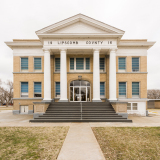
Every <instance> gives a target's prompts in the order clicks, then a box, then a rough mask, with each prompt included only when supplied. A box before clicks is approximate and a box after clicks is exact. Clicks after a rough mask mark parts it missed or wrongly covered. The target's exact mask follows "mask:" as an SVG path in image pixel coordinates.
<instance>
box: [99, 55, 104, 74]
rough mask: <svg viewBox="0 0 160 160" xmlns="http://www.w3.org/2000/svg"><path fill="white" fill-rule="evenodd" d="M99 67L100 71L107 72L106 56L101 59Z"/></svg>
mask: <svg viewBox="0 0 160 160" xmlns="http://www.w3.org/2000/svg"><path fill="white" fill-rule="evenodd" d="M99 68H100V72H105V58H100V59H99Z"/></svg>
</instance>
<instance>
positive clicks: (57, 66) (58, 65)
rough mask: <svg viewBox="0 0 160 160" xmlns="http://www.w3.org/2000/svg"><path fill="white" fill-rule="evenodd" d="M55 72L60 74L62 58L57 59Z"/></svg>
mask: <svg viewBox="0 0 160 160" xmlns="http://www.w3.org/2000/svg"><path fill="white" fill-rule="evenodd" d="M55 72H60V58H55Z"/></svg>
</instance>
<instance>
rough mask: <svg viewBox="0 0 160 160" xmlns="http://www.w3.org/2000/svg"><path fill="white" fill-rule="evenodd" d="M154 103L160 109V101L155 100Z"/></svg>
mask: <svg viewBox="0 0 160 160" xmlns="http://www.w3.org/2000/svg"><path fill="white" fill-rule="evenodd" d="M154 105H155V109H160V101H157V100H155V102H154Z"/></svg>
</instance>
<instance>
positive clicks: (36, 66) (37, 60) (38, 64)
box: [34, 58, 42, 71]
mask: <svg viewBox="0 0 160 160" xmlns="http://www.w3.org/2000/svg"><path fill="white" fill-rule="evenodd" d="M41 69H42V67H41V58H34V70H35V71H41Z"/></svg>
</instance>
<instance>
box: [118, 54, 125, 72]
mask: <svg viewBox="0 0 160 160" xmlns="http://www.w3.org/2000/svg"><path fill="white" fill-rule="evenodd" d="M119 58H125V62H127V61H126V60H127V57H118V72H126V70H127V63H125V70H122V69H119Z"/></svg>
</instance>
